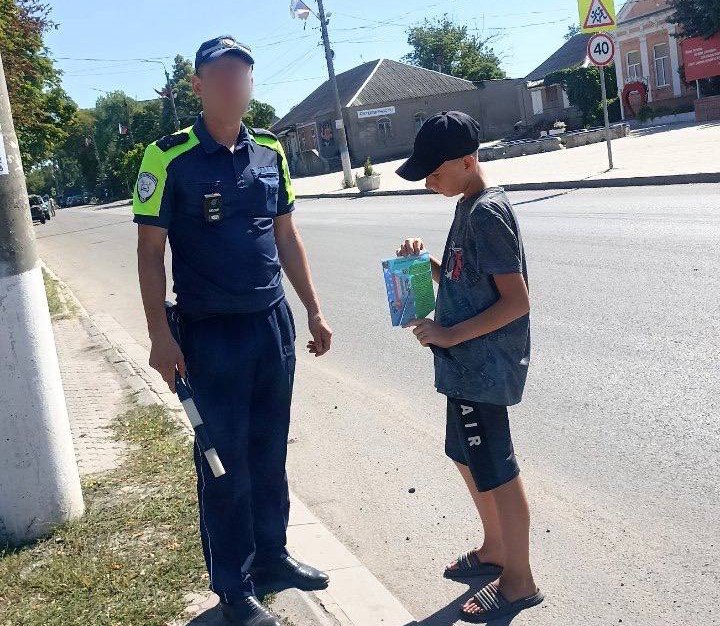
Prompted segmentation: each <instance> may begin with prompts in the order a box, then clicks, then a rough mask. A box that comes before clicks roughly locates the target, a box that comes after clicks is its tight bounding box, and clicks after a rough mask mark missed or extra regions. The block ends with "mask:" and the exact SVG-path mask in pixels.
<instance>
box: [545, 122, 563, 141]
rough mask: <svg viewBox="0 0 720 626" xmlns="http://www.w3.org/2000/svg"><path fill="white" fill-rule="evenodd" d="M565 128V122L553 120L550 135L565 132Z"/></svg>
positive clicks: (554, 135) (553, 135)
mask: <svg viewBox="0 0 720 626" xmlns="http://www.w3.org/2000/svg"><path fill="white" fill-rule="evenodd" d="M566 130H567V124H566V123H565V122H555V123H554V124H553V127H552V129H551V130H550V133H549V134H550V136H551V137H556V136H557V135H562V134H563V133H565V131H566Z"/></svg>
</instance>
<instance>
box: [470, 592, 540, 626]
mask: <svg viewBox="0 0 720 626" xmlns="http://www.w3.org/2000/svg"><path fill="white" fill-rule="evenodd" d="M472 600H474V601H475V604H477V606H479V607H480V608H481V609H482V611H481V612H480V613H468V612H466V611H465V610H463V608H462V607H460V617H462V619H463V620H464V621H466V622H470V623H472V624H482V623H485V622H489V621H492V620H495V619H500V618H501V617H507V616H509V615H516V614H517V613H519V612H520V611H523V610H525V609H529V608H530V607H533V606H537V605H538V604H540V603H541V602H543V600H545V596H544V595H543V594H542V592H541V591H540V590H539V589H538V590H537V592H536V593H534V594H533V595H531V596H527V597H526V598H520V599H519V600H515V601H514V602H510V601H509V600H508V599H507V598H506V597H505V596H504V595H503V594H502V593H500V590H499V589H498V588H497V587H496V586H495V585H493V584H492V583H490V584H489V585H485V586H484V587H483V588H482V589H481V590H480V591H478V592H477V593H476V594H475V595H474V596H473V597H472Z"/></svg>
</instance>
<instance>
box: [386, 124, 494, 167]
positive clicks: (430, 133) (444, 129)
mask: <svg viewBox="0 0 720 626" xmlns="http://www.w3.org/2000/svg"><path fill="white" fill-rule="evenodd" d="M480 135H481V129H480V124H479V123H478V122H477V121H476V120H475V119H473V118H472V117H470V116H469V115H468V114H467V113H463V112H462V111H443V112H442V113H438V114H437V115H433V116H432V117H431V118H430V119H429V120H427V121H426V122H425V123H424V124H423V125H422V127H421V128H420V130H419V131H418V134H417V136H416V137H415V147H414V148H413V153H412V155H411V156H410V158H409V159H408V160H407V161H405V163H403V164H402V165H401V166H400V167H399V168H398V169H397V173H398V175H399V176H401V177H402V178H404V179H405V180H413V181H417V180H422V179H423V178H427V177H428V176H430V174H432V173H433V172H434V171H435V170H436V169H437V168H438V167H440V166H441V165H442V164H443V163H445V161H452V160H453V159H460V158H462V157H464V156H467V155H468V154H472V153H473V152H475V151H476V150H477V149H478V148H479V147H480Z"/></svg>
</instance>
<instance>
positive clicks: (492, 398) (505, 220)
mask: <svg viewBox="0 0 720 626" xmlns="http://www.w3.org/2000/svg"><path fill="white" fill-rule="evenodd" d="M511 273H522V275H523V277H524V278H525V282H526V284H527V282H528V278H527V267H526V264H525V252H524V249H523V243H522V237H521V235H520V229H519V227H518V224H517V219H516V216H515V213H514V211H513V209H512V206H511V205H510V201H509V199H508V197H507V196H506V195H505V191H504V190H503V189H502V188H500V187H490V188H488V189H485V190H484V191H483V192H482V193H480V194H478V195H476V196H474V197H472V198H467V199H463V200H461V201H460V202H458V205H457V208H456V210H455V220H454V221H453V224H452V227H451V228H450V234H449V236H448V240H447V244H446V246H445V253H444V254H443V260H442V271H441V277H440V287H439V289H438V296H437V308H436V311H435V320H436V321H437V322H438V323H439V324H440V325H442V326H453V325H455V324H458V323H460V322H463V321H465V320H467V319H470V318H471V317H475V316H476V315H478V314H480V313H482V312H483V311H484V310H485V309H487V308H489V307H490V306H492V305H493V304H495V303H496V302H497V301H498V299H499V297H500V296H499V292H498V290H497V287H496V286H495V281H494V279H493V274H511ZM433 352H434V354H435V386H436V387H437V390H438V391H439V392H440V393H443V394H445V395H447V396H449V397H451V398H457V399H463V400H469V401H471V402H485V403H488V404H498V405H503V406H510V405H513V404H517V403H518V402H520V400H521V399H522V394H523V389H524V387H525V379H526V378H527V370H528V365H529V363H530V316H529V315H525V316H523V317H521V318H519V319H517V320H515V321H514V322H511V323H510V324H508V325H507V326H505V327H503V328H500V329H498V330H496V331H495V332H492V333H489V334H487V335H484V336H482V337H477V338H476V339H472V340H470V341H465V342H463V343H461V344H458V345H457V346H453V347H452V348H448V349H447V350H443V349H437V348H436V349H434V350H433Z"/></svg>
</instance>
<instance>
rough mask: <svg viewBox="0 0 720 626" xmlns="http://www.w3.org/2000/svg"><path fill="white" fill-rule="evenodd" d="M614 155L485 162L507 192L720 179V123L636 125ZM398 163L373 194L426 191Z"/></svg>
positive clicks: (587, 150) (577, 151) (384, 167)
mask: <svg viewBox="0 0 720 626" xmlns="http://www.w3.org/2000/svg"><path fill="white" fill-rule="evenodd" d="M613 156H614V162H615V168H614V169H613V170H609V171H608V158H607V147H606V144H605V143H604V142H603V143H596V144H592V145H589V146H581V147H578V148H572V149H569V150H560V151H557V152H548V153H545V154H535V155H530V156H524V157H517V158H514V159H504V160H499V161H489V162H487V163H485V164H484V167H485V169H486V170H487V172H488V173H489V174H490V176H491V177H492V179H493V181H494V182H495V183H496V184H500V185H503V186H505V187H506V188H507V189H508V190H511V191H521V190H529V189H552V188H576V187H617V186H628V185H634V186H635V185H657V184H682V183H701V182H704V183H712V182H720V122H716V123H708V124H699V125H677V126H658V127H654V128H645V129H642V130H637V131H634V132H633V133H631V135H630V136H629V137H626V138H623V139H616V140H614V141H613ZM400 163H402V160H399V161H393V162H388V163H381V164H379V165H376V166H375V169H376V170H377V171H378V172H380V173H381V174H382V182H381V188H380V191H379V192H373V193H374V194H377V195H395V194H415V193H426V190H425V189H424V183H423V182H420V183H413V182H409V181H406V180H403V179H402V178H400V177H399V176H398V175H397V174H395V170H396V169H397V167H398V166H399V165H400ZM358 171H359V170H358ZM293 185H294V187H295V192H296V193H297V195H298V197H300V198H317V197H326V196H330V197H335V196H338V197H354V196H358V195H359V194H358V192H357V190H355V189H349V190H345V189H343V188H342V174H341V173H333V174H325V175H323V176H313V177H308V178H298V179H295V180H294V181H293ZM367 195H372V194H367Z"/></svg>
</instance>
